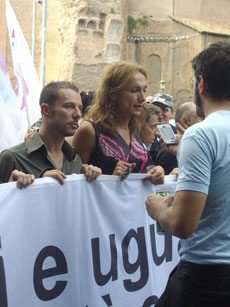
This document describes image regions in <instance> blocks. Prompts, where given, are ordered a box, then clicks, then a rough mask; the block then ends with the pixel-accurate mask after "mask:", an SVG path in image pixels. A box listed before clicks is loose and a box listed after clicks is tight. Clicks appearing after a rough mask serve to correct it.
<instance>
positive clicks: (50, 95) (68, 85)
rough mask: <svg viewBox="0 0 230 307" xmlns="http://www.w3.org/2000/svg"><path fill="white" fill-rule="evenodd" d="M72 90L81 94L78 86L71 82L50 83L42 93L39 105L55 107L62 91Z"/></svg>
mask: <svg viewBox="0 0 230 307" xmlns="http://www.w3.org/2000/svg"><path fill="white" fill-rule="evenodd" d="M62 89H71V90H73V91H75V92H76V93H79V89H78V88H77V86H76V85H75V84H74V83H72V82H70V81H55V82H50V83H48V84H47V85H46V86H45V87H44V88H43V90H42V91H41V95H40V99H39V103H40V105H41V104H42V103H47V104H48V105H54V103H55V101H57V100H58V99H59V98H60V90H62Z"/></svg>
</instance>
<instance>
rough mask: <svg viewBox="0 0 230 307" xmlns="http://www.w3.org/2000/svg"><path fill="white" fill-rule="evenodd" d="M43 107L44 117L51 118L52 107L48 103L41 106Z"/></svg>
mask: <svg viewBox="0 0 230 307" xmlns="http://www.w3.org/2000/svg"><path fill="white" fill-rule="evenodd" d="M40 107H41V114H42V116H44V117H50V116H51V110H50V106H49V105H48V104H47V103H42V104H41V105H40Z"/></svg>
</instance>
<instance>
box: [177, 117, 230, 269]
mask: <svg viewBox="0 0 230 307" xmlns="http://www.w3.org/2000/svg"><path fill="white" fill-rule="evenodd" d="M178 160H179V169H180V174H179V178H178V184H177V187H176V191H183V190H190V191H191V190H192V191H197V192H202V193H205V194H207V195H208V198H207V202H206V205H205V208H204V211H203V213H202V216H201V219H200V221H199V224H198V228H197V230H196V232H195V233H193V234H192V235H191V236H190V237H189V238H187V239H185V240H181V249H180V251H179V254H180V256H181V259H182V260H186V261H189V262H193V263H202V264H212V263H222V264H223V263H226V264H230V111H217V112H214V113H212V114H210V115H209V116H208V117H207V118H206V119H205V120H204V121H203V122H201V123H198V124H195V125H194V126H192V127H190V128H189V129H187V130H186V132H185V134H184V136H183V139H182V142H181V146H180V150H179V153H178Z"/></svg>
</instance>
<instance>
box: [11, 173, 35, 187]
mask: <svg viewBox="0 0 230 307" xmlns="http://www.w3.org/2000/svg"><path fill="white" fill-rule="evenodd" d="M34 179H35V178H34V175H31V174H25V173H23V172H20V171H18V170H16V169H15V170H13V171H12V173H11V176H10V179H9V181H17V187H18V188H19V189H22V188H26V187H27V186H28V185H30V184H32V183H33V182H34Z"/></svg>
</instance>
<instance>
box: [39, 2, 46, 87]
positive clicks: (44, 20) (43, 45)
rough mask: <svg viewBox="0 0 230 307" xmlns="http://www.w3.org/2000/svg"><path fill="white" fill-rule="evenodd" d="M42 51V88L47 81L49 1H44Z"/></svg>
mask: <svg viewBox="0 0 230 307" xmlns="http://www.w3.org/2000/svg"><path fill="white" fill-rule="evenodd" d="M42 5H43V13H42V50H41V66H40V82H41V88H43V87H44V86H45V80H46V24H47V0H43V1H42Z"/></svg>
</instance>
